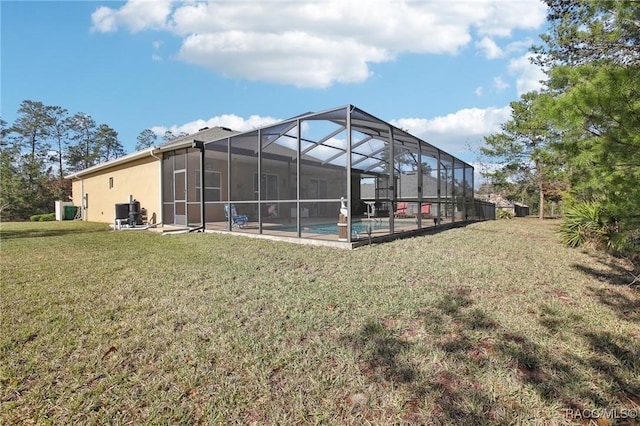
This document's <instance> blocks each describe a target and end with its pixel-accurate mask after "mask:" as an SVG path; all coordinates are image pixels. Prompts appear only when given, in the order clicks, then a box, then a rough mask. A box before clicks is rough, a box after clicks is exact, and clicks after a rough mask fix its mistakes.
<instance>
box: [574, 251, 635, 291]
mask: <svg viewBox="0 0 640 426" xmlns="http://www.w3.org/2000/svg"><path fill="white" fill-rule="evenodd" d="M620 262H622V260H621V259H619V262H616V261H615V260H612V259H610V260H605V259H602V258H597V257H594V263H595V264H596V265H600V267H599V268H592V267H589V266H585V265H581V264H574V265H572V266H573V268H574V269H576V270H578V271H580V272H582V273H584V274H586V275H589V276H591V277H593V278H596V279H598V280H600V281H603V282H606V283H608V284H611V285H629V284H631V283H632V282H633V281H634V278H635V276H636V275H637V274H638V273H640V272H638V271H634V270H632V267H631V266H628V267H625V266H623V265H622V264H621V263H620Z"/></svg>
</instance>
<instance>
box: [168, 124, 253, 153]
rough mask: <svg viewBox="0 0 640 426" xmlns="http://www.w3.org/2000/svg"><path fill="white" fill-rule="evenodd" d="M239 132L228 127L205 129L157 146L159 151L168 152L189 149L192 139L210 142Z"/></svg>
mask: <svg viewBox="0 0 640 426" xmlns="http://www.w3.org/2000/svg"><path fill="white" fill-rule="evenodd" d="M238 133H240V132H238V131H236V130H231V129H229V128H228V127H220V126H216V127H211V128H209V127H205V128H204V129H201V130H200V131H198V132H196V133H191V134H190V135H185V136H180V137H178V138H175V139H171V140H170V141H169V142H166V143H163V144H162V145H160V146H158V149H159V150H160V151H170V150H174V149H179V148H191V143H192V142H193V140H194V139H196V140H199V141H203V142H211V141H215V140H218V139H222V138H226V137H227V136H231V135H236V134H238Z"/></svg>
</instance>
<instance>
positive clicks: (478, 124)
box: [391, 106, 511, 154]
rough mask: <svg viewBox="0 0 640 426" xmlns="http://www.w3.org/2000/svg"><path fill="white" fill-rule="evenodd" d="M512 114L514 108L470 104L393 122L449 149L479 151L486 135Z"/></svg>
mask: <svg viewBox="0 0 640 426" xmlns="http://www.w3.org/2000/svg"><path fill="white" fill-rule="evenodd" d="M510 117H511V108H510V107H509V106H505V107H502V108H495V107H490V108H485V109H482V108H467V109H462V110H460V111H457V112H455V113H451V114H448V115H445V116H440V117H436V118H433V119H428V118H401V119H397V120H392V121H391V124H393V125H394V126H396V127H399V128H401V129H407V131H408V132H409V133H411V134H413V135H415V136H418V137H420V138H422V139H424V140H425V141H427V142H429V143H431V144H432V145H435V146H437V147H438V148H441V149H443V150H445V151H447V152H449V153H452V154H460V153H469V152H473V151H475V150H476V149H477V148H478V147H479V146H480V145H481V144H482V142H483V140H484V137H485V136H488V135H490V134H492V133H495V132H498V131H500V125H501V124H502V123H504V122H505V121H507V120H508V119H509V118H510Z"/></svg>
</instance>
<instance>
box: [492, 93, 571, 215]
mask: <svg viewBox="0 0 640 426" xmlns="http://www.w3.org/2000/svg"><path fill="white" fill-rule="evenodd" d="M546 100H547V95H543V94H538V93H536V92H529V93H525V94H524V95H522V97H521V99H520V101H517V102H512V103H511V110H512V114H511V119H510V120H509V121H507V122H506V123H504V124H503V125H502V131H501V132H499V133H494V134H492V135H489V136H487V137H485V144H486V146H484V147H481V148H480V152H481V153H482V155H483V156H485V157H488V158H490V159H491V160H492V161H493V162H497V163H499V164H501V166H500V167H499V168H498V169H497V170H495V171H493V172H486V173H484V175H485V176H486V177H488V178H489V179H490V181H491V183H492V184H493V185H494V186H496V187H497V188H500V189H506V190H508V191H509V192H510V193H509V194H507V197H508V198H511V199H517V198H525V196H526V195H527V194H528V193H530V192H533V191H535V192H537V194H538V199H539V204H538V209H539V217H540V219H544V208H545V196H546V195H547V194H548V193H551V192H554V190H555V189H556V188H558V187H559V186H561V181H562V179H561V176H562V173H561V169H562V165H561V164H558V161H557V157H556V156H555V155H554V154H553V147H554V144H555V143H557V136H558V135H557V133H556V132H555V130H554V128H553V126H552V125H551V124H550V122H549V120H548V118H547V117H546V114H545V104H546Z"/></svg>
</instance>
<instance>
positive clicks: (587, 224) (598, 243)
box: [560, 202, 629, 252]
mask: <svg viewBox="0 0 640 426" xmlns="http://www.w3.org/2000/svg"><path fill="white" fill-rule="evenodd" d="M560 234H561V237H562V242H563V243H564V244H566V245H568V246H569V247H582V246H585V247H592V248H595V249H600V250H606V251H610V252H623V251H625V250H626V249H627V248H628V245H629V238H628V235H626V234H625V233H623V232H621V230H620V226H619V224H618V223H617V221H616V220H615V219H614V218H612V217H611V216H610V215H609V214H608V212H607V211H606V210H605V209H604V208H603V207H602V206H601V205H600V204H598V203H595V202H577V203H574V204H572V205H571V206H569V207H567V208H566V209H565V211H564V215H563V220H562V225H560Z"/></svg>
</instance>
